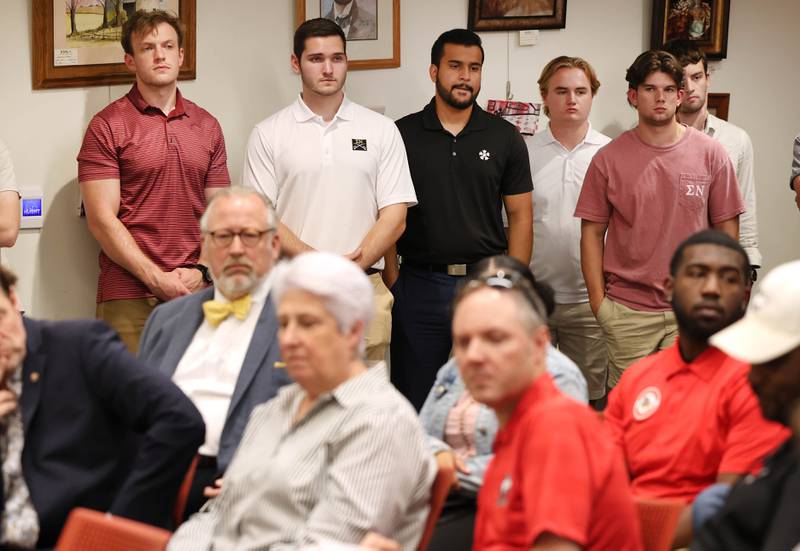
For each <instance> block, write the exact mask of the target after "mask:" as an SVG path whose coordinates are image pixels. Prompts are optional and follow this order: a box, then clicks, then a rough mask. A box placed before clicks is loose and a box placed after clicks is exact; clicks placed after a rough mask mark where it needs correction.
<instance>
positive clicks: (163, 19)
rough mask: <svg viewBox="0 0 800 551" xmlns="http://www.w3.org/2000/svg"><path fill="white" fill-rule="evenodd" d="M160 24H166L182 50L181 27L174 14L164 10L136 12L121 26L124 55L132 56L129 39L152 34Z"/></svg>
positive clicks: (131, 46)
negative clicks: (175, 36)
mask: <svg viewBox="0 0 800 551" xmlns="http://www.w3.org/2000/svg"><path fill="white" fill-rule="evenodd" d="M161 23H167V24H168V25H170V26H171V27H172V28H173V29H175V33H176V34H177V35H178V47H179V48H183V25H181V20H180V19H178V18H177V17H176V16H175V15H174V14H172V13H170V12H167V11H164V10H152V11H147V10H137V11H136V13H134V14H133V15H132V16H130V17H129V18H128V20H127V21H125V24H124V25H122V40H121V41H120V42H122V49H123V50H125V53H126V54H129V55H133V45H132V44H131V37H132V36H133V35H134V33H135V34H138V35H139V36H143V35H146V34H149V33H150V32H152V30H153V29H155V28H156V27H157V26H159V25H160V24H161Z"/></svg>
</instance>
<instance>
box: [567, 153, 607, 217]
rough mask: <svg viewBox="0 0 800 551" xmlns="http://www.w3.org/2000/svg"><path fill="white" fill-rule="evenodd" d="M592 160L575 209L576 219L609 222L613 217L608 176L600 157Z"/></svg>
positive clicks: (598, 155)
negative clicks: (609, 198)
mask: <svg viewBox="0 0 800 551" xmlns="http://www.w3.org/2000/svg"><path fill="white" fill-rule="evenodd" d="M601 155H602V153H598V154H597V155H595V157H594V159H592V162H591V164H590V165H589V169H588V170H587V171H586V176H585V177H584V178H583V186H582V187H581V194H580V196H579V197H578V204H577V206H576V207H575V217H576V218H582V219H584V220H588V221H590V222H608V219H609V218H610V217H611V203H609V202H608V176H606V175H605V174H603V171H602V170H601V168H600V162H598V157H600V156H601Z"/></svg>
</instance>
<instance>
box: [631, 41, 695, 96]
mask: <svg viewBox="0 0 800 551" xmlns="http://www.w3.org/2000/svg"><path fill="white" fill-rule="evenodd" d="M659 72H660V73H664V74H666V75H668V76H669V77H670V78H672V80H674V81H675V85H676V86H677V87H678V88H683V67H681V64H680V63H678V60H677V59H675V56H674V55H672V54H671V53H669V52H665V51H664V50H648V51H646V52H644V53H642V54H639V57H637V58H636V59H635V60H634V62H633V64H632V65H631V66H630V67H628V71H627V72H626V73H625V80H627V81H628V88H630V89H631V90H636V89H637V88H638V87H639V86H641V85H642V83H643V82H644V81H645V80H647V77H649V76H650V75H651V74H653V73H659Z"/></svg>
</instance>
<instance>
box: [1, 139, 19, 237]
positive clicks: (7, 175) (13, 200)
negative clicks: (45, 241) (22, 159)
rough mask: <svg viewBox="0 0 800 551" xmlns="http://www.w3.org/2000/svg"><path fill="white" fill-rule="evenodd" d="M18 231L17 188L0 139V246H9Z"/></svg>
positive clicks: (7, 156)
mask: <svg viewBox="0 0 800 551" xmlns="http://www.w3.org/2000/svg"><path fill="white" fill-rule="evenodd" d="M18 232H19V189H18V188H17V182H16V180H15V179H14V167H13V165H12V164H11V155H9V154H8V149H6V145H5V144H4V143H3V142H1V141H0V247H10V246H12V245H13V244H14V243H15V242H16V241H17V234H18Z"/></svg>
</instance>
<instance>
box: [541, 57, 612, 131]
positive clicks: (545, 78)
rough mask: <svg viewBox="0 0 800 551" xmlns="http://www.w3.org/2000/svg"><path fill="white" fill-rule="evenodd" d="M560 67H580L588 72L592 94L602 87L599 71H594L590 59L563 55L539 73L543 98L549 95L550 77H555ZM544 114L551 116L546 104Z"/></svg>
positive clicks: (587, 76) (551, 61)
mask: <svg viewBox="0 0 800 551" xmlns="http://www.w3.org/2000/svg"><path fill="white" fill-rule="evenodd" d="M560 69H580V70H581V71H583V72H584V73H586V78H588V79H589V86H590V87H591V89H592V96H594V95H595V94H596V93H597V90H599V89H600V81H599V80H597V73H595V72H594V68H593V67H592V66H591V65H589V62H588V61H586V60H585V59H583V58H581V57H569V56H565V55H561V56H558V57H557V58H555V59H552V60H550V62H549V63H548V64H547V65H545V66H544V69H542V74H541V75H539V80H538V81H537V82H538V83H539V93H540V94H541V96H542V99H544V97H545V96H546V95H547V90H548V85H549V83H550V79H551V78H553V75H554V74H556V73H557V72H558V71H559V70H560ZM544 114H545V115H547V116H550V110H549V109H548V108H547V106H546V105H545V106H544Z"/></svg>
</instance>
